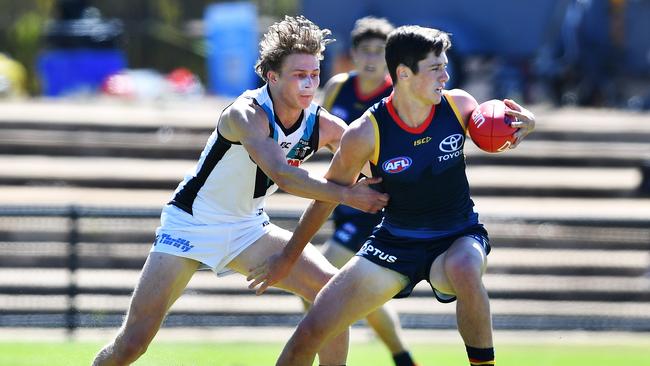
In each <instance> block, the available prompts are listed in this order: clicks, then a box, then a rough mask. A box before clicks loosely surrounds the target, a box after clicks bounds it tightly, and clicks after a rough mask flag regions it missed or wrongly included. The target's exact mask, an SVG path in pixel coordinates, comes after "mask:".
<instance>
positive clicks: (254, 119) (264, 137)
mask: <svg viewBox="0 0 650 366" xmlns="http://www.w3.org/2000/svg"><path fill="white" fill-rule="evenodd" d="M219 131H220V132H221V133H222V134H223V135H224V137H225V138H227V139H229V140H231V141H239V142H241V144H242V145H243V146H244V147H245V148H246V151H247V152H248V154H249V155H250V156H251V158H252V159H253V161H254V162H255V163H256V164H257V166H259V167H260V169H262V171H264V173H265V174H266V175H267V176H268V177H269V178H271V179H272V180H273V181H274V182H275V183H276V184H277V185H278V186H279V187H280V188H281V189H282V190H284V191H286V192H288V193H291V194H293V195H297V196H300V197H305V198H312V199H317V200H322V201H326V202H331V203H344V204H346V205H349V206H353V207H356V208H358V209H360V210H363V211H366V212H377V211H379V210H381V209H382V208H383V207H384V206H385V205H386V202H387V197H386V196H385V195H382V194H380V193H378V192H376V191H374V190H372V189H371V188H370V187H368V184H369V183H376V181H370V182H369V183H363V184H360V185H354V186H352V187H347V186H346V185H341V184H336V183H334V182H329V181H328V180H327V179H325V178H322V177H318V176H315V175H312V174H310V173H309V172H308V171H307V170H305V169H301V168H299V167H294V166H291V165H289V164H287V161H286V157H285V154H284V152H283V151H282V149H281V148H280V146H279V145H278V144H277V143H276V142H275V141H274V140H273V139H272V138H270V137H269V136H268V135H269V129H268V121H267V120H266V116H265V114H264V113H263V112H262V111H261V109H260V108H259V107H257V106H254V105H249V104H247V101H245V100H238V101H237V102H235V103H234V104H233V106H231V107H230V108H229V109H228V110H227V111H226V112H225V113H224V115H223V116H222V118H221V121H220V122H219ZM339 133H340V131H339Z"/></svg>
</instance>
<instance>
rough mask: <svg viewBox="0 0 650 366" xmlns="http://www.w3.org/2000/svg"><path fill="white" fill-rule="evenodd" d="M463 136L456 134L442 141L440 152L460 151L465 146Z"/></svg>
mask: <svg viewBox="0 0 650 366" xmlns="http://www.w3.org/2000/svg"><path fill="white" fill-rule="evenodd" d="M463 139H464V138H463V135H461V134H459V133H455V134H453V135H449V136H447V137H445V139H444V140H442V141H440V145H439V146H438V147H439V148H440V151H442V152H446V153H450V152H454V151H456V150H458V149H460V148H461V147H462V146H463Z"/></svg>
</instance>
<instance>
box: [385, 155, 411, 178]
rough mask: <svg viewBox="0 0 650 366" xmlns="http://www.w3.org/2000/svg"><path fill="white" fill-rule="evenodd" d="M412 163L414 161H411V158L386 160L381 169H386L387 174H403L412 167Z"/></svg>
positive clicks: (403, 157) (401, 157)
mask: <svg viewBox="0 0 650 366" xmlns="http://www.w3.org/2000/svg"><path fill="white" fill-rule="evenodd" d="M412 162H413V160H411V158H409V157H408V156H400V157H397V158H392V159H390V160H386V161H385V162H384V164H383V165H382V166H381V167H382V169H384V171H385V172H386V173H389V174H395V173H401V172H403V171H405V170H406V169H408V168H409V167H410V166H411V163H412Z"/></svg>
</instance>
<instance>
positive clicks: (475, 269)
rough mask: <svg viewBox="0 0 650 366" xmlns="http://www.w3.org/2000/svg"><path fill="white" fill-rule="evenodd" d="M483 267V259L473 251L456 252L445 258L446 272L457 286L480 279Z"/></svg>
mask: <svg viewBox="0 0 650 366" xmlns="http://www.w3.org/2000/svg"><path fill="white" fill-rule="evenodd" d="M481 268H482V262H481V259H480V258H477V256H476V255H475V254H474V253H471V252H460V253H455V254H454V255H450V256H447V258H446V259H445V273H446V274H447V277H448V278H449V280H450V281H451V282H452V284H453V285H454V287H455V288H456V287H457V285H460V284H463V283H473V282H476V281H480V278H481V272H482V269H481Z"/></svg>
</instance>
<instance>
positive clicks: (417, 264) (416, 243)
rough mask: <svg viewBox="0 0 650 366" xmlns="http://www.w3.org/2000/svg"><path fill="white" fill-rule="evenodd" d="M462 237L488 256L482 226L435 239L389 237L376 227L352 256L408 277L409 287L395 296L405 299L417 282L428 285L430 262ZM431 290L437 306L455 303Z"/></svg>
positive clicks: (487, 245) (453, 297) (385, 231)
mask: <svg viewBox="0 0 650 366" xmlns="http://www.w3.org/2000/svg"><path fill="white" fill-rule="evenodd" d="M463 236H470V237H472V238H474V239H475V240H476V241H477V242H479V243H480V244H481V245H482V246H483V249H484V250H485V253H486V254H487V253H489V252H490V249H491V248H490V242H489V239H488V233H487V231H486V230H485V228H484V227H483V225H481V224H477V225H473V226H470V227H469V228H467V229H464V230H462V231H459V232H458V233H454V234H452V235H450V236H447V237H443V238H437V239H412V238H405V237H398V236H394V235H392V234H391V233H390V232H388V230H387V229H386V228H383V227H380V228H378V229H377V230H376V231H375V232H374V233H373V235H372V236H371V237H370V238H368V240H367V241H366V242H365V243H364V244H363V246H362V247H361V249H360V250H359V251H358V252H357V254H356V255H358V256H360V257H363V258H366V259H368V260H369V261H371V262H373V263H375V264H378V265H380V266H382V267H385V268H388V269H391V270H393V271H395V272H398V273H401V274H403V275H404V276H406V277H408V278H409V283H408V284H407V285H406V287H404V288H403V289H402V291H400V292H399V293H398V294H397V295H395V298H402V297H408V296H409V295H410V294H411V292H412V291H413V288H414V287H415V285H417V284H418V283H419V282H420V281H422V280H426V281H427V282H429V271H430V269H431V265H432V264H433V261H434V260H435V259H436V258H437V257H438V256H439V255H440V254H442V253H444V252H445V251H446V250H447V249H449V247H450V246H451V245H452V244H453V243H454V241H456V239H458V238H461V237H463ZM429 285H431V282H429ZM431 288H432V289H433V291H434V294H435V296H436V299H438V301H440V302H452V301H454V300H456V297H455V296H453V295H446V294H443V293H440V292H438V291H437V290H436V289H435V288H434V287H433V285H431Z"/></svg>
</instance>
